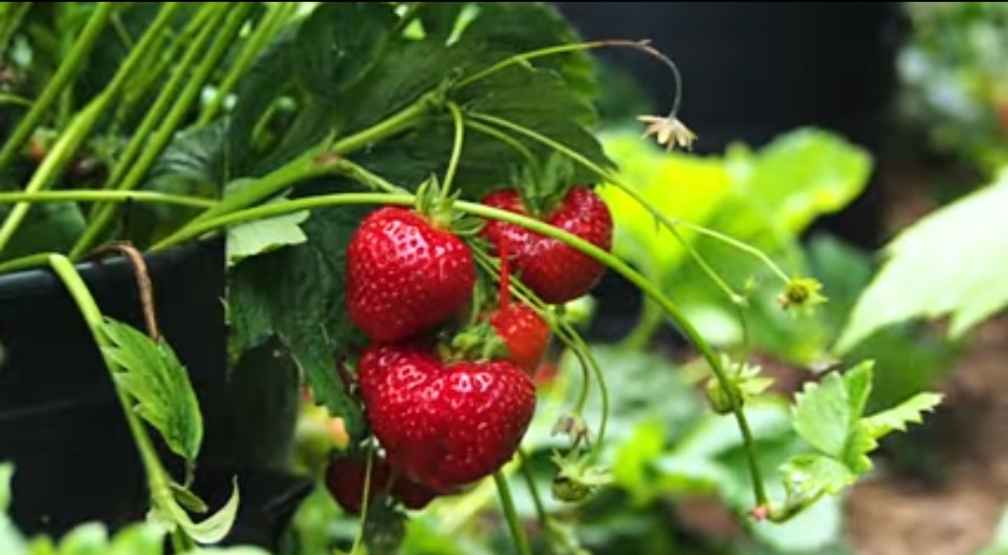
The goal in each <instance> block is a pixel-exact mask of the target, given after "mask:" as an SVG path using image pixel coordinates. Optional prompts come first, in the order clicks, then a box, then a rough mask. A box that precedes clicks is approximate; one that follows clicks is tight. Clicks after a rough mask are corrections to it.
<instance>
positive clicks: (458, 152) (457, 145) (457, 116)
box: [441, 102, 465, 195]
mask: <svg viewBox="0 0 1008 555" xmlns="http://www.w3.org/2000/svg"><path fill="white" fill-rule="evenodd" d="M447 106H448V111H449V112H451V116H452V122H453V123H454V124H455V140H454V141H453V142H452V152H451V158H450V159H449V160H448V169H447V170H446V171H445V176H444V183H442V188H441V191H442V192H443V193H444V194H445V195H447V194H448V192H449V191H451V186H452V181H453V180H454V179H455V171H456V170H458V163H459V158H461V157H462V139H463V135H464V134H465V124H464V123H463V121H462V111H461V110H459V107H458V105H457V104H455V103H454V102H448V103H447Z"/></svg>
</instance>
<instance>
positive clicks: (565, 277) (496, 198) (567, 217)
mask: <svg viewBox="0 0 1008 555" xmlns="http://www.w3.org/2000/svg"><path fill="white" fill-rule="evenodd" d="M483 204H486V205H488V206H493V207H496V208H501V209H504V210H508V211H511V212H517V213H520V214H526V213H527V211H526V209H525V207H524V206H523V204H522V201H521V197H520V196H519V195H518V192H517V191H516V190H514V189H506V190H503V191H497V192H494V193H491V194H489V195H487V196H486V197H485V198H484V199H483ZM543 220H544V221H545V222H547V223H549V224H551V225H554V226H556V227H559V228H562V229H564V230H566V231H568V232H570V233H573V234H574V235H577V236H578V237H580V238H582V239H584V240H586V241H588V242H590V243H592V244H594V245H595V246H597V247H599V248H602V249H605V250H609V249H610V248H611V247H612V228H613V223H612V216H611V215H610V214H609V208H608V207H607V206H606V205H605V203H604V202H603V201H602V199H601V198H599V196H598V195H596V194H595V192H594V191H592V190H591V189H589V188H587V187H573V188H571V189H570V190H569V191H568V192H567V194H566V196H564V198H563V200H561V201H560V202H559V203H558V204H557V205H556V206H555V207H554V208H553V210H552V211H551V212H550V213H549V214H547V215H546V216H545V217H544V218H543ZM483 233H484V235H485V236H486V237H487V238H488V239H490V241H491V242H492V243H494V245H496V247H497V249H498V251H500V250H501V249H502V248H503V250H504V251H506V252H507V253H508V255H509V257H510V259H511V261H512V263H513V264H514V268H515V269H516V270H517V272H518V273H519V274H520V277H521V280H522V281H523V282H525V284H526V285H528V286H529V287H531V288H532V290H533V291H535V292H536V294H537V295H539V296H540V297H542V299H543V300H544V301H546V302H548V303H563V302H567V301H570V300H572V299H576V298H577V297H580V296H581V295H584V294H585V293H587V292H588V291H589V290H591V288H592V287H594V286H595V285H596V284H597V283H598V281H599V280H600V279H601V278H602V274H604V273H605V266H603V265H602V264H599V263H598V262H596V261H595V260H594V259H592V258H591V257H589V256H586V255H584V254H582V253H580V252H578V251H577V250H575V249H574V248H572V247H569V246H567V245H566V244H564V243H562V242H561V241H558V240H556V239H552V238H549V237H544V236H542V235H540V234H538V233H535V232H532V231H529V230H527V229H525V228H523V227H520V226H517V225H514V224H509V223H506V222H501V221H497V220H492V221H489V222H487V225H486V226H485V227H484V228H483Z"/></svg>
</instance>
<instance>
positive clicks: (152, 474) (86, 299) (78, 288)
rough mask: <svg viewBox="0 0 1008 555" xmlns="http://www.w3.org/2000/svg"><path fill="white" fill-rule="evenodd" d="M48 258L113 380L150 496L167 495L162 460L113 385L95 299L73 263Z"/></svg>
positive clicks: (112, 363) (112, 370)
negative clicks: (165, 493)
mask: <svg viewBox="0 0 1008 555" xmlns="http://www.w3.org/2000/svg"><path fill="white" fill-rule="evenodd" d="M47 257H48V261H49V265H50V266H51V267H52V269H53V271H54V272H55V273H56V275H57V276H58V277H59V278H60V279H61V280H62V281H63V284H64V286H65V287H66V289H67V291H68V292H69V293H70V296H71V297H72V298H73V300H74V302H75V303H76V304H77V308H78V309H79V310H80V313H81V316H82V317H83V318H84V322H85V323H86V324H87V326H88V328H89V329H90V330H91V335H92V337H93V338H94V342H95V345H96V346H97V347H98V348H99V351H101V352H102V359H103V360H104V361H105V366H106V368H107V369H108V371H109V376H110V377H111V379H112V385H113V387H114V388H115V392H116V396H117V397H118V398H119V404H120V405H121V406H122V410H123V414H124V415H125V417H126V422H127V424H129V429H130V434H132V436H133V441H134V443H135V444H136V447H137V451H139V453H140V460H141V461H142V462H143V466H144V470H145V471H146V474H147V480H148V485H149V487H150V490H151V495H152V496H155V497H156V496H158V495H163V492H166V491H168V484H169V482H170V478H169V477H168V474H167V472H166V471H165V469H164V466H163V465H162V464H161V460H160V459H158V456H157V452H156V451H155V450H154V445H153V443H152V442H151V439H150V436H148V435H147V431H146V430H145V429H144V426H143V423H142V422H140V419H139V417H138V416H137V413H136V411H135V410H134V409H133V406H132V403H131V402H130V400H129V397H128V396H127V395H126V393H125V392H124V391H122V389H120V387H119V385H118V383H117V381H116V371H115V368H116V367H117V365H116V363H115V361H114V360H113V359H112V358H110V357H109V356H107V355H105V353H104V351H105V348H107V347H111V346H112V345H110V344H109V343H108V341H107V340H106V338H105V336H104V335H103V334H102V333H101V331H100V328H101V325H102V315H101V310H100V309H99V308H98V305H97V304H96V303H95V300H94V297H92V296H91V293H90V291H88V288H87V285H85V283H84V280H82V279H81V277H80V274H78V273H77V269H76V268H74V266H73V263H71V262H70V260H69V259H68V258H67V257H65V256H63V255H61V254H49V255H47ZM169 495H170V494H169Z"/></svg>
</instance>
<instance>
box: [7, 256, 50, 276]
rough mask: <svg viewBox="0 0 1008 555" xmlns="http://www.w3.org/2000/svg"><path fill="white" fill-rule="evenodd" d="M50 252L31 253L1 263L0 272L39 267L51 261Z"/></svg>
mask: <svg viewBox="0 0 1008 555" xmlns="http://www.w3.org/2000/svg"><path fill="white" fill-rule="evenodd" d="M49 254H50V253H46V252H43V253H39V254H30V255H28V256H22V257H20V258H14V259H12V260H8V261H6V262H2V263H0V274H6V273H8V272H17V271H20V270H28V269H31V268H38V267H39V266H45V265H46V264H48V263H49Z"/></svg>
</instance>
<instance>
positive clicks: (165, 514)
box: [157, 478, 239, 544]
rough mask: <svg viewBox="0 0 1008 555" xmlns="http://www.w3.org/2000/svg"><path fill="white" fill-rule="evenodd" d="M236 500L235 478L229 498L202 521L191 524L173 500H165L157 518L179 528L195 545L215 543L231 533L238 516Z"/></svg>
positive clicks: (183, 510)
mask: <svg viewBox="0 0 1008 555" xmlns="http://www.w3.org/2000/svg"><path fill="white" fill-rule="evenodd" d="M238 499H239V495H238V480H237V478H235V480H234V482H233V484H232V489H231V497H229V498H228V500H227V502H226V503H225V504H224V506H222V507H221V508H220V509H219V510H218V511H217V512H216V513H214V514H212V515H210V516H209V517H207V518H206V519H204V520H203V521H201V522H193V521H192V519H191V518H190V517H189V514H188V513H186V512H185V509H183V508H182V507H180V506H179V505H178V504H177V503H176V502H175V500H174V499H170V500H167V501H166V502H165V506H161V507H158V508H157V509H158V515H159V516H158V518H160V519H167V521H168V522H169V523H174V524H176V525H178V526H180V527H181V528H182V530H184V531H185V533H186V534H188V535H189V537H190V538H192V539H193V540H195V541H196V542H197V543H201V544H212V543H217V542H219V541H221V540H222V539H224V537H225V536H227V534H228V532H230V531H231V527H232V526H234V521H235V517H236V516H237V515H238Z"/></svg>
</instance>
